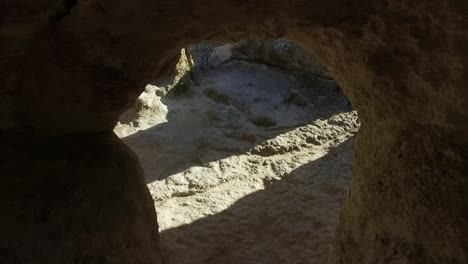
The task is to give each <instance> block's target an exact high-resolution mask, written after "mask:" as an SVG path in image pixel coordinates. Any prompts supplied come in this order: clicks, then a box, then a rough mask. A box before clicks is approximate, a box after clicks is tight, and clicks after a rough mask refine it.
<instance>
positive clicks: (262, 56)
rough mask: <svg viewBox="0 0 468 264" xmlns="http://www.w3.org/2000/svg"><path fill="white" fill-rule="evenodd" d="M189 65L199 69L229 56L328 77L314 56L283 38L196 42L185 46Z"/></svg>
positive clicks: (220, 62)
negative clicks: (230, 41) (190, 63)
mask: <svg viewBox="0 0 468 264" xmlns="http://www.w3.org/2000/svg"><path fill="white" fill-rule="evenodd" d="M187 52H188V54H189V56H190V57H191V58H192V60H193V62H194V63H193V67H192V68H193V69H194V70H195V72H196V71H203V70H206V69H209V68H213V67H218V66H220V65H222V64H224V63H226V62H228V61H231V60H241V61H247V62H254V63H259V64H265V65H268V66H270V67H276V68H279V69H281V70H283V71H286V72H290V73H293V74H296V75H297V74H304V75H318V76H326V77H329V78H331V76H330V74H329V73H328V71H327V70H326V69H325V68H324V67H323V65H321V63H320V62H319V60H318V58H317V57H316V56H314V55H313V54H311V53H310V52H307V50H305V49H304V48H302V47H301V46H299V45H297V44H295V43H293V42H291V41H288V40H286V39H275V40H254V39H251V40H242V41H239V42H237V43H222V44H214V43H207V42H204V43H200V44H196V45H192V46H189V47H188V48H187Z"/></svg>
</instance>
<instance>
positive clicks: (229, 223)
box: [114, 39, 359, 264]
mask: <svg viewBox="0 0 468 264" xmlns="http://www.w3.org/2000/svg"><path fill="white" fill-rule="evenodd" d="M358 127H359V122H358V119H357V112H356V111H355V110H353V109H352V106H351V104H350V103H349V101H348V99H347V98H346V96H345V95H344V94H343V92H342V90H341V88H340V87H339V86H338V84H337V83H336V82H335V80H333V78H332V77H331V74H330V73H329V72H328V71H327V69H325V68H324V67H323V66H322V65H321V64H320V62H319V60H318V59H317V58H316V57H315V56H314V55H312V54H310V53H309V52H307V51H305V50H304V49H303V48H302V47H300V46H298V45H296V44H294V43H293V42H290V41H288V40H286V39H276V40H254V39H252V40H242V41H240V42H237V43H207V42H205V43H199V44H196V45H192V46H189V47H187V48H185V49H183V50H182V51H181V53H180V57H179V60H178V62H177V64H176V65H175V66H174V69H173V71H171V74H169V75H168V76H163V77H162V78H158V79H155V80H153V81H152V82H151V83H149V84H148V85H147V86H146V88H145V91H144V92H143V93H142V94H141V95H140V97H139V98H138V99H137V100H136V102H135V104H134V106H133V107H132V108H131V109H129V110H128V111H127V112H126V113H124V114H123V115H122V116H121V118H120V120H119V123H118V125H117V127H116V128H115V129H114V131H115V132H116V134H117V135H118V136H119V137H120V138H122V139H123V141H124V142H125V143H126V144H127V145H128V146H129V147H130V148H131V149H132V150H133V151H134V152H135V153H136V154H137V155H138V156H139V158H140V162H141V164H142V167H143V169H144V172H145V180H146V183H147V186H148V188H149V190H150V193H151V195H152V198H153V201H154V203H155V207H156V210H157V215H158V224H159V231H160V240H161V241H160V243H161V248H162V249H163V257H164V258H165V259H166V263H174V264H175V263H178V264H179V263H180V264H182V263H247V262H248V261H249V259H255V261H254V262H253V263H301V261H302V260H303V259H309V260H314V261H317V263H324V262H325V261H326V258H327V255H328V251H329V243H330V242H331V238H332V236H333V232H334V229H335V225H336V222H337V220H338V216H339V213H340V211H341V210H342V207H343V203H344V200H345V197H346V195H347V191H348V188H349V184H350V179H351V175H352V162H353V154H352V153H353V139H354V135H355V133H356V132H357V130H358Z"/></svg>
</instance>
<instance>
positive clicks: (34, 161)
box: [0, 132, 160, 264]
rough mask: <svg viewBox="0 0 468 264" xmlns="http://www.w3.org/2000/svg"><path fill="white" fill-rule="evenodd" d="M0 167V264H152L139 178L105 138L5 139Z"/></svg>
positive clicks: (123, 150)
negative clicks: (0, 181)
mask: <svg viewBox="0 0 468 264" xmlns="http://www.w3.org/2000/svg"><path fill="white" fill-rule="evenodd" d="M0 160H1V161H2V162H1V163H0V169H1V171H2V176H4V175H14V177H4V178H3V179H2V182H3V183H2V187H1V192H0V205H1V209H2V217H1V219H0V233H1V234H2V238H1V239H0V249H1V251H0V263H5V264H7V263H8V264H10V263H12V264H13V263H37V264H39V263H51V264H62V263H121V264H124V263H160V256H159V245H158V243H157V241H156V240H155V237H157V232H158V225H157V220H156V214H155V211H154V206H153V204H152V202H151V196H150V195H149V193H148V191H147V188H146V186H145V181H144V178H143V171H142V169H141V167H140V166H139V165H138V160H137V157H136V155H135V154H133V153H132V152H131V151H130V150H129V149H128V147H127V146H126V145H125V144H123V143H122V142H121V141H120V140H119V138H118V137H117V136H116V135H114V134H113V133H112V132H110V133H100V134H90V135H79V136H76V135H73V136H57V137H48V138H38V139H29V140H23V139H17V138H10V140H9V142H8V143H6V144H4V145H3V148H2V152H1V153H0ZM13 201H14V202H13Z"/></svg>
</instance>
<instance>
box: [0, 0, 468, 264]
mask: <svg viewBox="0 0 468 264" xmlns="http://www.w3.org/2000/svg"><path fill="white" fill-rule="evenodd" d="M466 10H467V6H466V4H465V3H464V2H462V1H455V0H454V1H444V2H440V1H409V0H408V1H398V2H395V1H372V2H369V1H353V2H350V1H345V0H326V1H321V0H320V1H300V0H298V1H245V2H243V1H234V0H225V1H223V2H222V4H220V3H219V1H214V0H197V1H191V2H190V3H188V2H186V1H148V0H137V1H131V2H129V1H112V2H110V1H68V0H67V1H45V0H44V1H34V3H32V2H30V1H7V2H5V3H4V4H3V8H2V11H0V12H1V13H0V14H1V17H2V30H1V31H0V39H1V42H2V46H1V49H0V54H1V58H2V60H1V61H0V65H1V66H0V67H1V73H0V76H1V77H0V79H1V80H2V84H3V85H2V87H1V89H0V93H1V95H2V96H1V97H0V112H1V114H2V122H1V123H0V131H1V134H2V135H3V136H4V142H5V143H4V148H3V149H4V151H3V152H2V153H1V154H0V155H2V156H1V157H2V158H1V159H0V166H1V168H2V175H3V180H4V183H3V188H2V192H1V197H0V198H1V201H2V210H3V212H4V215H5V217H2V220H1V221H2V222H1V225H0V231H1V233H2V234H3V236H2V239H1V240H0V248H2V249H4V251H5V252H6V253H5V254H3V255H4V258H5V259H6V260H5V262H7V263H9V262H10V263H15V261H16V262H19V263H41V262H47V263H93V262H96V263H99V262H102V263H148V262H155V263H158V258H159V253H158V245H157V244H158V242H157V234H156V230H157V229H156V227H155V226H154V225H152V224H151V223H155V220H156V216H155V214H154V212H153V211H152V210H151V207H152V206H151V204H150V202H151V201H150V198H149V196H148V195H147V189H146V187H145V186H144V184H143V181H142V175H141V169H140V168H139V164H138V161H137V160H135V159H134V158H133V155H132V154H131V152H130V151H129V150H128V149H127V148H126V147H124V146H122V144H121V142H120V141H119V140H118V139H116V138H115V136H114V135H113V133H112V132H111V130H112V128H113V127H114V125H115V123H116V122H117V119H118V117H119V115H120V114H122V113H123V112H124V111H125V109H127V108H128V107H129V106H130V105H131V103H132V101H134V100H135V98H136V97H137V96H138V95H139V93H141V91H142V89H143V88H144V85H145V84H146V83H147V81H148V78H149V77H150V76H152V75H154V74H155V73H156V74H158V73H159V74H162V73H163V72H164V70H165V68H166V69H167V68H170V67H171V65H172V64H173V61H174V60H175V58H176V54H177V52H178V50H179V49H180V48H181V47H183V46H185V45H187V44H189V43H195V42H198V41H200V40H203V39H225V40H227V39H230V40H234V39H240V38H242V37H247V36H256V37H269V36H270V37H280V36H281V37H282V36H284V37H287V38H289V39H292V40H294V41H296V42H297V43H299V44H301V45H302V46H304V47H305V48H307V49H309V50H310V51H312V52H314V54H316V55H317V56H318V57H319V58H320V59H321V60H322V62H323V63H324V64H325V65H326V66H327V67H328V68H329V70H330V72H331V73H332V74H333V76H334V77H335V79H336V80H337V81H338V83H339V84H340V86H342V87H343V89H344V91H345V93H346V94H347V95H348V97H349V98H350V100H351V102H352V103H353V105H354V107H355V108H356V109H357V110H358V112H359V116H360V119H361V128H360V131H359V134H358V138H357V142H356V152H355V156H356V157H355V169H354V176H353V181H352V187H351V191H350V194H349V197H348V200H347V203H346V207H345V209H344V211H343V214H342V216H341V219H340V224H339V226H338V228H337V231H336V232H337V233H336V237H335V240H334V243H333V247H332V251H331V254H330V263H374V262H393V263H465V262H466V258H467V256H466V252H467V248H466V247H467V246H466V245H467V243H466V236H465V235H466V233H468V230H467V226H468V225H467V224H466V223H467V218H466V212H467V211H468V205H467V203H466V201H467V199H466V198H467V196H466V190H467V186H468V185H467V184H468V183H467V181H468V180H467V178H466V174H467V165H466V160H467V154H466V147H467V144H468V138H467V115H468V114H467V113H468V112H467V111H466V109H467V102H468V95H467V92H466V89H465V86H466V83H467V81H466V68H465V60H466V57H467V50H466V47H465V43H466V41H467V31H466V29H465V28H464V27H463V25H464V24H466ZM109 181H110V182H114V183H115V184H112V185H109V184H108V183H109ZM30 184H34V186H33V187H32V185H30ZM105 201H109V202H111V204H113V205H114V206H110V207H109V203H108V202H105ZM72 208H76V210H72Z"/></svg>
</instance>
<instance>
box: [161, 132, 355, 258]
mask: <svg viewBox="0 0 468 264" xmlns="http://www.w3.org/2000/svg"><path fill="white" fill-rule="evenodd" d="M352 158H353V138H349V139H348V140H346V141H345V142H343V143H341V144H340V145H338V146H336V147H335V148H333V149H331V150H330V152H328V153H327V154H326V155H324V156H322V157H321V158H318V159H316V160H314V161H311V162H309V163H307V164H305V165H303V166H301V167H299V168H297V169H295V170H293V171H292V172H290V173H289V174H287V175H284V176H283V177H282V179H280V180H278V181H273V182H270V183H269V184H266V185H265V188H264V190H260V191H256V192H254V193H251V194H249V195H247V196H244V197H242V196H241V197H240V199H238V200H237V201H235V202H234V203H233V204H231V205H230V206H228V207H227V209H225V210H222V211H220V212H218V213H215V214H212V215H206V216H204V217H203V218H200V219H198V220H196V221H194V222H191V223H189V224H186V225H180V226H176V227H173V228H169V229H167V230H163V231H162V232H161V244H162V247H163V249H164V255H165V259H166V261H165V263H166V264H176V263H177V264H186V263H187V264H188V263H191V264H202V263H203V264H219V263H223V264H239V263H245V264H267V263H268V264H275V263H278V264H284V263H289V264H299V263H301V264H302V263H326V258H327V254H328V248H329V242H330V240H331V238H332V236H333V233H334V229H335V225H336V222H337V220H338V217H339V213H340V211H341V209H342V206H343V204H344V200H345V199H346V196H347V190H348V186H349V183H350V179H351V174H352ZM229 192H230V190H229V189H228V190H226V191H225V193H224V194H221V196H220V198H218V200H219V202H220V203H222V202H223V198H222V196H223V195H224V196H229V195H230V194H229ZM206 195H212V194H207V193H205V194H197V195H195V196H194V197H193V199H191V202H190V203H191V204H190V205H188V204H187V206H188V208H187V207H183V206H182V207H178V208H172V210H167V208H165V206H164V204H161V205H160V207H159V208H158V219H161V218H165V217H169V216H171V217H178V216H177V214H188V215H189V214H192V213H193V210H197V209H194V208H198V207H199V208H200V210H203V208H204V207H206V206H207V205H206V204H205V199H206ZM214 198H216V197H210V199H212V200H213V199H214ZM159 209H160V210H159ZM189 210H191V211H192V212H190V211H189ZM184 211H187V212H184Z"/></svg>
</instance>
